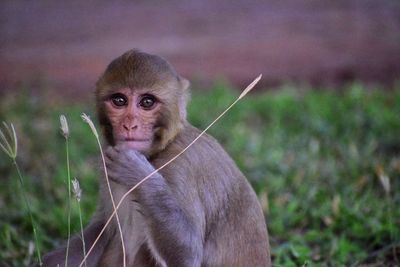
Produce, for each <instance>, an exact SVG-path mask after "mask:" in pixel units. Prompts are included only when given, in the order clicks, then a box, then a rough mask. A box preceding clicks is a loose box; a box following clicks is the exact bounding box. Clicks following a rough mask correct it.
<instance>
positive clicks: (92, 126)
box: [80, 114, 126, 267]
mask: <svg viewBox="0 0 400 267" xmlns="http://www.w3.org/2000/svg"><path fill="white" fill-rule="evenodd" d="M82 119H83V120H84V121H85V122H86V123H88V124H89V126H90V128H91V130H92V133H93V134H94V136H95V137H96V140H97V144H98V146H99V149H100V154H101V159H102V162H103V168H104V174H105V179H106V183H107V188H108V192H109V194H110V199H111V203H112V206H113V213H112V216H110V217H111V218H112V217H113V216H114V215H115V214H116V216H115V218H116V220H117V225H118V231H119V234H120V237H121V245H122V255H123V266H124V267H126V251H125V242H124V236H123V234H122V228H121V223H120V220H119V216H118V213H117V209H116V206H115V201H114V196H113V194H112V191H111V186H110V181H109V178H108V172H107V167H106V161H105V158H104V153H103V149H102V146H101V143H100V139H99V135H98V133H97V130H96V128H95V127H94V124H93V122H92V121H91V119H90V118H89V116H87V115H86V114H82ZM110 221H111V220H110ZM96 240H98V239H96ZM92 248H93V245H92V247H91V249H92ZM91 249H90V250H89V251H88V254H87V255H86V256H85V257H84V258H83V260H82V262H81V264H80V266H82V264H83V262H85V261H86V259H87V257H88V255H89V253H90V251H91Z"/></svg>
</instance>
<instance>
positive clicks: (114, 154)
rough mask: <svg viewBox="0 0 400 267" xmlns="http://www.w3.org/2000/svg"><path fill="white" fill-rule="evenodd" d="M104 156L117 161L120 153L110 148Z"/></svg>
mask: <svg viewBox="0 0 400 267" xmlns="http://www.w3.org/2000/svg"><path fill="white" fill-rule="evenodd" d="M104 154H105V155H106V157H107V158H109V159H110V160H112V161H114V160H115V159H117V158H118V154H119V153H118V152H117V151H116V150H115V149H114V148H113V147H108V148H107V149H106V151H105V153H104Z"/></svg>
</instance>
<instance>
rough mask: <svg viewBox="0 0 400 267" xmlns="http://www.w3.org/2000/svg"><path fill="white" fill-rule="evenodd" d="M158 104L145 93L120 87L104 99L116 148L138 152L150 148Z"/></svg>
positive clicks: (151, 96) (156, 100)
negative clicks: (125, 148) (121, 147)
mask: <svg viewBox="0 0 400 267" xmlns="http://www.w3.org/2000/svg"><path fill="white" fill-rule="evenodd" d="M161 104H162V103H161V102H160V101H159V100H158V99H157V98H156V97H155V96H154V95H152V94H150V93H147V92H146V91H145V90H131V89H129V88H121V89H119V90H116V91H115V92H114V93H113V94H112V95H111V96H110V97H109V98H108V99H106V100H105V106H106V112H107V114H108V117H109V119H110V122H111V125H112V127H113V135H114V140H115V144H116V145H122V146H123V147H129V148H131V149H134V150H138V151H140V152H146V151H148V150H149V149H150V148H151V145H152V142H153V138H154V125H155V123H156V121H157V117H158V113H159V111H160V108H161Z"/></svg>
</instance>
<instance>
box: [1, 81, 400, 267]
mask: <svg viewBox="0 0 400 267" xmlns="http://www.w3.org/2000/svg"><path fill="white" fill-rule="evenodd" d="M237 95H238V93H237V92H234V91H232V90H229V89H228V86H226V85H223V84H220V85H216V86H215V88H214V89H213V90H211V91H209V92H207V93H199V92H194V93H193V96H192V102H191V103H190V105H189V120H190V121H191V122H192V123H193V124H194V125H195V126H197V127H199V128H205V127H206V126H207V125H208V123H209V122H211V121H212V120H213V119H214V118H215V117H216V116H217V115H219V113H220V112H221V111H222V110H223V109H224V108H225V107H226V106H227V105H228V104H230V103H231V101H233V100H234V98H235V97H236V96H237ZM48 101H49V99H43V100H42V99H38V98H37V97H28V96H22V97H21V96H19V97H18V98H16V97H15V96H14V97H11V96H10V97H8V96H5V97H3V98H2V99H0V120H6V121H7V122H12V123H14V125H15V126H16V130H17V134H18V139H19V152H18V153H19V155H18V158H17V161H18V163H19V164H20V166H21V169H22V172H23V175H24V178H25V182H26V188H27V189H28V192H27V193H28V198H29V200H30V203H31V207H32V212H33V214H34V218H35V221H36V222H37V224H38V233H39V238H40V242H41V250H42V251H48V250H49V249H51V248H53V247H54V246H58V245H60V243H62V242H63V241H64V240H66V237H67V229H68V227H67V205H68V202H67V199H68V190H67V186H66V179H67V170H66V167H65V162H66V159H65V150H64V138H63V136H62V135H61V134H60V130H59V115H60V114H65V115H66V116H67V119H68V122H69V126H70V139H69V142H70V159H71V176H72V177H77V178H78V179H79V181H80V183H81V187H82V191H83V193H82V200H81V206H82V212H83V215H84V218H83V220H84V224H86V223H87V222H88V221H89V219H90V216H91V214H92V213H93V211H94V209H95V202H96V198H97V186H98V184H97V180H96V177H97V175H98V174H99V173H100V166H101V162H100V158H99V154H98V148H97V146H96V140H95V139H94V138H93V136H92V134H91V132H90V129H89V127H88V126H87V125H86V124H85V123H84V122H82V120H81V119H80V114H81V112H86V113H88V114H92V117H94V112H93V106H89V107H88V106H87V105H84V103H80V104H73V105H65V106H57V105H55V104H51V103H49V102H48ZM210 133H211V134H212V135H213V136H214V137H216V138H217V139H218V140H219V141H220V142H221V143H222V144H223V146H224V147H225V148H226V150H227V151H228V152H229V153H230V155H231V156H232V157H233V158H234V160H235V161H236V162H237V164H238V166H239V167H240V168H241V169H242V171H243V172H244V173H245V174H246V176H247V177H248V179H249V180H250V182H251V183H252V185H253V186H254V188H255V190H256V192H257V193H258V195H259V196H260V201H261V203H262V205H263V208H264V210H265V212H266V215H267V222H268V228H269V233H270V243H271V248H272V255H273V258H274V265H276V266H302V265H306V266H351V265H356V266H357V265H359V264H361V263H375V264H381V265H382V266H391V265H399V264H400V262H399V258H400V256H397V258H396V253H397V255H400V208H399V207H400V90H399V89H397V90H395V91H390V92H388V91H382V90H365V89H364V88H363V86H362V85H360V84H355V85H353V86H351V87H349V88H344V89H343V90H340V92H334V91H329V90H325V91H319V90H305V91H304V90H302V91H300V90H296V89H293V88H289V87H286V88H282V89H280V90H277V91H273V92H266V93H258V94H252V95H250V96H248V97H246V98H245V99H244V100H243V101H242V102H239V104H238V105H237V106H235V107H234V108H233V109H232V110H231V111H230V112H229V113H228V114H227V115H226V116H225V117H224V118H223V119H222V120H221V121H220V122H218V123H217V124H216V125H215V126H214V127H213V128H211V129H210ZM0 173H1V180H0V263H1V264H3V265H2V266H23V265H27V264H28V263H29V262H31V261H32V260H33V259H34V257H35V253H33V252H32V253H29V244H30V243H33V235H32V231H31V225H30V219H29V216H28V214H27V213H26V212H25V207H24V202H23V199H22V197H21V192H20V187H19V184H18V177H17V174H16V172H15V170H14V169H13V166H12V164H11V161H10V160H9V159H8V158H7V157H6V156H5V155H4V153H2V154H0ZM385 177H388V178H389V181H390V191H388V192H386V191H385V189H384V187H383V186H382V183H381V180H380V178H383V179H384V178H385ZM72 203H73V207H72V208H73V209H72V216H71V222H72V231H73V232H79V231H80V226H79V214H78V207H77V206H76V201H72ZM1 264H0V265H1Z"/></svg>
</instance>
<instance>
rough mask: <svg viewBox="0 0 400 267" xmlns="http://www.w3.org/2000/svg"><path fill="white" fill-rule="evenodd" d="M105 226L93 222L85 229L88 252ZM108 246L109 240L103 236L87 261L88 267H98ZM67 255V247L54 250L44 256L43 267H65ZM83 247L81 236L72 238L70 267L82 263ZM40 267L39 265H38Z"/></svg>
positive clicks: (69, 254)
mask: <svg viewBox="0 0 400 267" xmlns="http://www.w3.org/2000/svg"><path fill="white" fill-rule="evenodd" d="M103 226H104V224H103V223H101V222H92V223H91V224H90V225H89V226H87V227H86V228H85V230H84V231H83V235H84V237H85V245H86V252H87V251H88V250H89V248H90V247H91V246H92V244H93V242H94V240H95V239H96V237H97V235H98V234H99V233H100V231H101V229H102V227H103ZM106 245H107V238H106V237H105V236H104V235H103V236H102V237H101V238H100V239H99V242H97V244H96V245H95V247H94V249H93V250H92V252H91V253H90V255H89V257H88V258H87V260H86V264H87V265H86V266H88V267H95V266H97V265H98V262H99V260H100V258H101V255H102V254H103V251H104V247H105V246H106ZM65 253H66V247H63V248H60V249H57V250H54V251H52V252H50V253H48V254H46V255H45V256H44V259H43V267H55V266H57V265H59V266H64V265H65ZM83 256H84V255H83V246H82V240H81V236H80V235H75V236H73V237H72V238H71V240H70V243H69V251H68V266H69V267H78V266H79V264H80V263H81V261H82V260H83ZM36 266H39V265H36ZM84 266H85V265H84Z"/></svg>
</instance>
